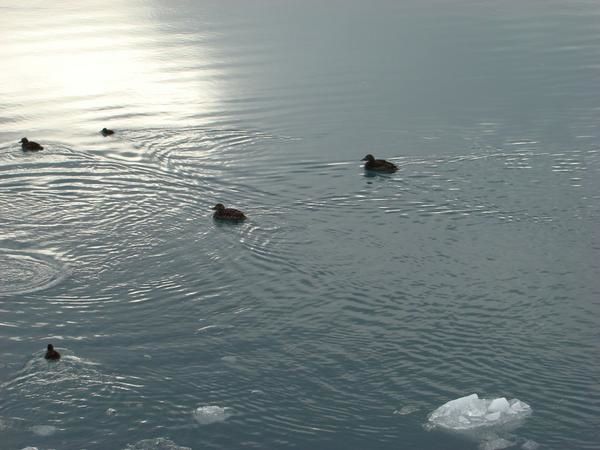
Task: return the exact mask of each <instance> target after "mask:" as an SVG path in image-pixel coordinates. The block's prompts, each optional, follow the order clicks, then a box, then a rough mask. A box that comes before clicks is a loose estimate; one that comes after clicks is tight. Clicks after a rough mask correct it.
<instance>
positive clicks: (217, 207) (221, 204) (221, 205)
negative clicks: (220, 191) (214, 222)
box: [213, 203, 225, 211]
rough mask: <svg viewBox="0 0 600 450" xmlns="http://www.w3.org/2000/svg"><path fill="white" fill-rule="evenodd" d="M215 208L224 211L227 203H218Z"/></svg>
mask: <svg viewBox="0 0 600 450" xmlns="http://www.w3.org/2000/svg"><path fill="white" fill-rule="evenodd" d="M213 209H214V210H215V211H223V210H224V209H225V205H223V203H217V204H216V205H215V206H213Z"/></svg>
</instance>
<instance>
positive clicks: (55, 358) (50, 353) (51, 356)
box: [44, 344, 60, 361]
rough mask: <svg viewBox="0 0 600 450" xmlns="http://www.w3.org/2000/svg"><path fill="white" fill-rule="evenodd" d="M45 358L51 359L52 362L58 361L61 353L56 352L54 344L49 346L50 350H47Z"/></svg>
mask: <svg viewBox="0 0 600 450" xmlns="http://www.w3.org/2000/svg"><path fill="white" fill-rule="evenodd" d="M44 358H46V359H50V360H52V361H58V360H59V359H60V353H58V352H57V351H56V350H54V346H53V345H52V344H48V350H46V354H45V355H44Z"/></svg>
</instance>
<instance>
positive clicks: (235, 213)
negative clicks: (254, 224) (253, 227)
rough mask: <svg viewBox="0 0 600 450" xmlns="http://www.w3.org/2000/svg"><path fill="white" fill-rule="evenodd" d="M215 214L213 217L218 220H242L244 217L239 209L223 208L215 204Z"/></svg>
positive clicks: (221, 205) (220, 204) (219, 204)
mask: <svg viewBox="0 0 600 450" xmlns="http://www.w3.org/2000/svg"><path fill="white" fill-rule="evenodd" d="M213 209H214V210H215V213H214V214H213V217H214V218H215V219H220V220H244V219H246V215H245V214H244V213H243V212H242V211H240V210H239V209H234V208H225V206H224V205H223V204H222V203H217V204H216V205H215V206H213Z"/></svg>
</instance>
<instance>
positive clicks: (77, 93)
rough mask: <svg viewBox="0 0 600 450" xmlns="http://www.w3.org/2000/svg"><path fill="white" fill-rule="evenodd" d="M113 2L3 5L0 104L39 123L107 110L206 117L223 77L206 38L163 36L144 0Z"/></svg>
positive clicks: (109, 112)
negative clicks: (45, 6) (81, 5)
mask: <svg viewBox="0 0 600 450" xmlns="http://www.w3.org/2000/svg"><path fill="white" fill-rule="evenodd" d="M114 6H115V7H111V6H110V5H106V4H105V3H103V4H96V5H94V6H91V7H90V6H89V5H86V7H85V8H79V9H73V8H62V9H61V8H60V7H57V8H56V9H54V8H53V9H52V13H51V15H49V14H48V11H43V10H39V9H36V10H34V11H35V12H32V10H31V9H29V8H27V7H25V6H20V7H18V8H6V9H5V10H4V11H3V16H2V19H1V20H0V39H1V40H2V42H3V45H2V47H1V48H0V58H2V61H3V62H4V66H5V67H10V68H11V70H2V71H0V86H1V87H0V92H2V94H3V95H2V97H3V98H2V100H0V102H2V103H3V102H7V105H3V104H2V103H0V108H2V109H5V108H6V107H7V106H10V107H11V109H13V110H14V109H16V110H17V111H16V113H17V114H14V115H18V116H19V118H20V120H27V119H30V118H35V120H36V126H37V127H39V126H41V125H45V126H48V127H52V126H59V125H60V124H62V123H63V122H65V121H69V123H72V122H73V120H75V121H76V122H80V121H81V120H82V118H87V119H95V118H96V117H100V118H102V119H105V120H110V118H111V116H113V115H118V117H119V120H121V121H122V120H123V119H124V118H132V117H134V116H143V117H147V116H149V115H151V116H152V115H153V116H160V119H161V120H164V119H172V120H175V121H177V120H181V119H182V118H187V117H190V116H202V115H204V116H205V115H207V114H210V112H211V111H212V110H213V109H214V108H215V107H216V105H217V104H218V99H219V90H220V89H219V83H218V80H219V79H220V78H221V74H220V72H219V69H216V68H215V67H217V66H218V65H217V64H216V63H215V61H214V60H211V57H210V55H211V52H210V49H208V48H207V46H208V44H207V43H206V39H203V36H199V35H189V34H188V35H181V34H178V35H169V34H167V33H165V32H164V31H163V30H161V29H160V27H159V26H158V24H157V23H155V22H153V19H152V16H153V14H155V12H154V11H150V10H149V9H148V8H149V7H148V6H146V5H144V4H143V3H133V4H122V3H119V4H118V7H117V5H114ZM107 11H109V13H107ZM50 16H51V17H50ZM23 21H25V22H26V23H27V24H28V26H27V27H22V26H21V25H22V23H23ZM24 100H25V101H24ZM11 103H12V104H11ZM42 117H43V121H44V123H43V124H41V123H40V120H41V119H42ZM71 126H72V125H71Z"/></svg>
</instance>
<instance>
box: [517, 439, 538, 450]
mask: <svg viewBox="0 0 600 450" xmlns="http://www.w3.org/2000/svg"><path fill="white" fill-rule="evenodd" d="M539 447H540V444H538V443H537V442H535V441H532V440H530V439H527V440H526V441H525V442H524V443H523V445H521V448H522V449H523V450H536V449H538V448H539Z"/></svg>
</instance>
